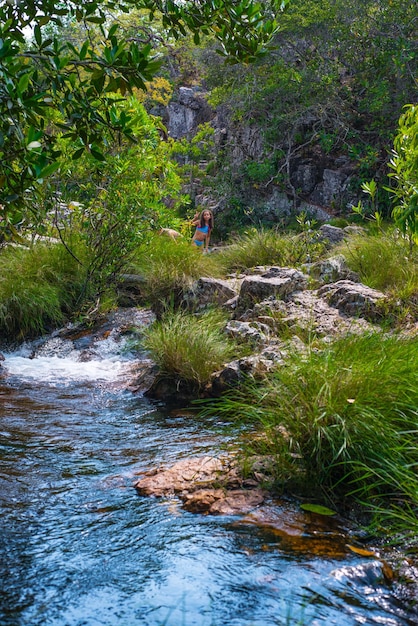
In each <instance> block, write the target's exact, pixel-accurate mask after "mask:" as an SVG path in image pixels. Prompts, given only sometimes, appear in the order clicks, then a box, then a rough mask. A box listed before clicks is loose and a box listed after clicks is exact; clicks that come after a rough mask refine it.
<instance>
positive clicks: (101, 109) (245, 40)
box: [0, 0, 287, 229]
mask: <svg viewBox="0 0 418 626" xmlns="http://www.w3.org/2000/svg"><path fill="white" fill-rule="evenodd" d="M286 1H287V0H284V1H283V2H280V1H279V0H268V1H263V2H257V1H255V0H240V1H239V2H238V3H236V2H228V1H226V0H210V1H207V2H206V1H203V0H188V1H187V0H186V1H181V2H180V0H164V1H163V0H92V1H88V0H87V1H84V2H81V0H75V1H74V2H71V3H67V2H58V3H56V2H55V1H54V0H30V1H28V2H25V3H23V2H21V1H20V0H7V1H6V2H3V3H1V6H0V162H1V166H0V205H1V210H2V217H3V221H2V222H1V224H2V225H3V229H4V228H5V227H6V226H7V227H8V228H12V229H13V228H14V226H15V225H16V224H18V223H22V222H26V223H27V222H28V221H29V217H30V218H31V219H32V220H35V221H36V220H39V219H40V218H41V217H42V210H41V208H40V206H39V204H37V203H36V201H35V199H36V194H37V192H38V190H39V188H40V186H41V185H42V183H43V181H45V180H47V179H48V177H49V176H50V175H51V174H53V173H54V172H56V170H57V169H58V168H59V167H60V158H61V156H62V155H61V151H60V148H59V138H60V137H65V138H67V139H68V140H70V142H73V150H72V151H71V154H70V157H71V158H72V159H74V160H76V159H78V158H79V157H81V155H82V154H83V153H84V152H86V151H87V152H89V153H90V154H91V155H92V156H93V157H94V158H96V159H98V160H103V159H104V158H105V156H104V155H105V152H106V150H108V149H109V148H110V147H111V143H112V140H110V143H107V144H106V142H109V133H110V136H111V137H113V138H114V141H118V139H119V138H120V137H121V136H125V137H127V138H129V139H130V140H132V141H135V140H136V137H135V134H134V132H133V129H132V125H131V118H130V116H129V114H127V113H126V111H125V110H124V109H123V108H122V109H120V108H119V107H118V100H117V99H115V97H114V94H115V93H118V94H119V96H120V98H121V100H122V99H123V98H124V96H125V95H127V94H131V93H132V90H133V89H134V88H139V89H145V86H146V82H147V81H150V80H152V79H153V77H154V76H155V74H156V72H157V70H158V67H159V60H158V59H157V58H156V56H155V54H154V50H153V46H152V39H151V37H149V32H148V31H147V29H146V28H145V27H143V28H142V29H139V30H138V32H137V34H136V36H134V37H133V36H125V35H124V34H123V32H121V30H120V29H119V27H118V23H117V20H118V16H121V15H123V14H128V13H129V12H131V11H133V10H138V9H139V10H142V12H143V14H144V16H145V18H146V20H147V22H148V24H151V22H152V20H153V19H154V18H156V17H157V16H158V17H159V19H160V20H161V23H162V26H163V29H164V31H165V32H164V34H165V36H167V37H174V38H175V39H177V38H179V37H181V36H183V35H185V34H186V33H188V32H189V33H192V34H193V36H194V39H195V41H196V42H198V41H199V36H200V34H201V33H203V34H212V35H213V36H214V37H215V38H216V40H217V41H218V43H219V46H220V47H219V52H220V54H222V55H223V56H224V57H225V58H226V59H227V60H230V61H233V62H241V61H244V62H250V61H252V60H254V59H255V58H256V57H257V56H259V55H260V54H263V53H264V52H265V50H266V46H267V45H268V43H269V41H270V39H271V37H272V35H273V34H274V32H275V31H276V29H277V21H276V18H275V14H276V13H277V11H278V10H279V9H280V8H281V7H283V6H284V5H285V4H286ZM74 23H78V24H79V27H80V32H81V33H82V34H84V37H82V38H81V40H80V38H79V37H77V38H73V39H70V40H67V41H63V39H62V37H61V36H60V29H62V28H63V27H68V25H71V24H74ZM94 29H96V32H94ZM28 31H29V32H30V35H28ZM93 35H94V36H93ZM104 130H106V132H105V133H104V132H103V131H104Z"/></svg>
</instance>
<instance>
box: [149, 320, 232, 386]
mask: <svg viewBox="0 0 418 626" xmlns="http://www.w3.org/2000/svg"><path fill="white" fill-rule="evenodd" d="M225 322H226V320H225V316H224V315H223V314H222V313H221V312H219V311H217V310H214V311H210V312H208V313H205V314H204V315H201V316H196V315H190V314H186V313H184V312H181V311H177V312H173V311H168V312H166V313H164V314H163V316H162V318H161V320H159V321H157V322H155V323H154V324H153V325H152V326H150V327H149V328H148V329H147V330H146V331H145V334H144V339H143V344H144V346H145V348H146V349H147V350H148V351H149V352H150V354H151V356H152V358H153V359H154V360H155V362H156V363H157V364H158V366H159V370H160V372H161V375H162V376H164V377H167V378H170V379H171V380H174V381H176V382H180V381H181V382H182V383H186V384H187V385H189V386H192V387H196V388H200V387H202V386H203V385H205V384H206V383H208V382H209V380H210V377H211V375H212V373H213V372H215V371H216V370H217V369H219V368H220V367H221V366H222V365H223V364H224V363H225V362H226V361H228V359H230V358H231V355H232V354H233V347H232V343H231V342H230V341H228V340H227V338H226V337H225V335H224V333H223V332H222V329H223V327H224V326H225Z"/></svg>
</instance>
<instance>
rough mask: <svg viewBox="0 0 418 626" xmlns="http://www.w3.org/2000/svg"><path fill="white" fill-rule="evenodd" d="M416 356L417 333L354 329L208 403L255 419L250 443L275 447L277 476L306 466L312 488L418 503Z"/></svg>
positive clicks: (370, 503) (365, 499)
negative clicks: (385, 333)
mask: <svg viewBox="0 0 418 626" xmlns="http://www.w3.org/2000/svg"><path fill="white" fill-rule="evenodd" d="M417 363H418V342H417V341H416V340H413V339H409V340H406V339H405V340H401V339H399V338H396V337H395V336H391V337H383V336H382V335H381V334H379V333H376V334H371V335H364V336H347V337H345V338H342V339H340V340H338V341H336V342H334V343H333V344H331V345H329V346H327V347H326V348H325V349H323V350H312V351H310V352H309V353H308V354H303V355H297V354H293V355H290V356H289V361H288V363H287V365H286V366H284V367H281V368H278V369H276V371H275V372H274V374H273V375H272V376H271V377H270V378H269V379H268V380H267V381H266V382H264V383H263V384H262V385H255V384H248V385H247V386H246V388H245V389H241V390H240V392H239V393H237V392H236V391H235V394H234V396H229V397H225V398H223V399H221V400H220V401H219V402H218V403H217V404H216V407H213V408H211V411H217V412H218V413H224V414H227V415H228V416H230V417H232V416H234V415H235V416H241V417H242V419H247V420H248V421H250V422H251V423H252V424H255V425H256V426H257V427H258V430H259V432H260V433H261V436H259V437H258V438H256V439H255V444H256V445H255V449H254V450H253V452H254V451H256V452H258V453H259V452H260V449H259V447H260V445H262V450H263V453H264V454H270V455H273V456H275V458H276V467H275V472H276V475H277V477H278V478H279V479H284V478H286V479H288V478H289V476H290V475H291V474H292V473H293V476H298V477H299V478H300V476H301V475H302V476H303V483H304V484H305V486H306V485H309V488H310V489H311V492H313V491H314V489H315V488H316V487H317V488H319V489H320V490H322V492H323V493H324V494H327V495H328V496H329V497H331V498H334V497H337V496H339V497H340V498H349V499H351V501H353V499H354V500H356V501H359V502H362V503H363V504H364V503H365V504H366V506H367V507H368V508H369V509H372V508H375V510H376V507H377V510H382V507H385V506H387V505H389V507H391V506H392V505H395V506H397V507H399V504H400V503H401V502H404V503H408V505H409V507H410V508H412V509H414V510H415V511H416V509H417V507H418V493H417V479H416V470H417V467H418V448H417V446H416V440H417V436H418V367H417ZM257 446H258V447H257ZM417 526H418V524H417V523H416V525H415V530H416V529H417Z"/></svg>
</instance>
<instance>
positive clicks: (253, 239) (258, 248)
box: [219, 229, 323, 271]
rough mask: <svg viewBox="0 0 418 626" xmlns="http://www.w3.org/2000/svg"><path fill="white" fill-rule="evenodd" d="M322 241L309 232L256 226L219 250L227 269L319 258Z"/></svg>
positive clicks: (291, 264)
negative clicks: (282, 231) (317, 241)
mask: <svg viewBox="0 0 418 626" xmlns="http://www.w3.org/2000/svg"><path fill="white" fill-rule="evenodd" d="M322 251H323V246H322V244H319V243H313V242H311V241H310V237H309V235H308V234H306V233H301V234H299V235H294V234H286V233H279V232H277V231H276V230H257V229H252V230H251V231H249V232H248V233H246V234H245V235H242V236H240V237H237V238H235V239H234V240H233V241H231V242H230V245H228V246H226V247H225V249H224V250H221V251H220V253H219V262H220V264H221V265H222V267H223V268H224V271H233V270H237V271H240V270H244V269H247V268H252V267H256V266H258V265H281V266H292V267H295V266H298V265H300V264H302V263H306V261H307V260H312V261H313V260H315V259H316V258H319V256H320V255H321V253H322Z"/></svg>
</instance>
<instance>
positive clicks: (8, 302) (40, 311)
mask: <svg viewBox="0 0 418 626" xmlns="http://www.w3.org/2000/svg"><path fill="white" fill-rule="evenodd" d="M83 280H84V276H83V272H82V270H81V267H80V265H79V264H78V263H77V262H76V261H75V259H74V258H72V257H71V256H70V255H69V254H68V252H67V251H66V250H65V248H64V247H63V246H62V245H61V244H58V243H54V244H48V243H38V244H36V245H34V246H33V247H32V248H23V247H22V248H19V247H10V248H7V249H4V250H2V251H1V254H0V332H1V333H3V334H5V335H6V336H8V337H9V338H14V337H25V336H34V335H37V334H41V333H43V332H45V331H46V330H47V329H51V328H53V327H56V326H58V325H59V324H61V323H62V322H63V321H64V319H65V318H66V315H67V314H69V313H70V312H71V311H72V307H73V306H74V303H75V301H76V299H77V297H78V296H79V294H80V292H81V289H82V284H83Z"/></svg>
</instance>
